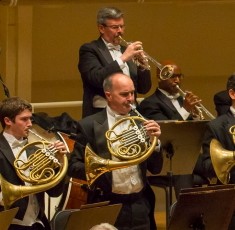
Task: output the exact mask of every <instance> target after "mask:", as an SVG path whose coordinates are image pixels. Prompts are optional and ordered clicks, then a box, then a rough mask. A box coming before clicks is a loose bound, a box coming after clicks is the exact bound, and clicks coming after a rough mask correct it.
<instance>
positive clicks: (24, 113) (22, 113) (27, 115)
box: [16, 109, 32, 118]
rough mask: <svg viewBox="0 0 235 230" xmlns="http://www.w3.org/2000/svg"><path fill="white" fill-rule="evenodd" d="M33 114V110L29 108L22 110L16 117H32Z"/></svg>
mask: <svg viewBox="0 0 235 230" xmlns="http://www.w3.org/2000/svg"><path fill="white" fill-rule="evenodd" d="M31 116H32V112H31V111H30V110H28V109H25V110H23V111H22V112H20V113H19V114H17V115H16V117H18V118H22V117H31Z"/></svg>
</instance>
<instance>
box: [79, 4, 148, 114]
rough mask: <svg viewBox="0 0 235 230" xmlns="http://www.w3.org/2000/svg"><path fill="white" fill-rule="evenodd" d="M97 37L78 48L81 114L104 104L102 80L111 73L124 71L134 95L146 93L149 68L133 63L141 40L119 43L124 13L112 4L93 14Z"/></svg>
mask: <svg viewBox="0 0 235 230" xmlns="http://www.w3.org/2000/svg"><path fill="white" fill-rule="evenodd" d="M97 27H98V31H99V35H100V36H99V38H98V39H97V40H94V41H92V42H90V43H86V44H83V45H82V46H81V47H80V50H79V63H78V69H79V72H80V74H81V78H82V82H83V102H84V103H83V107H82V116H83V117H86V116H88V115H91V114H94V113H95V112H98V111H100V110H101V109H102V108H104V107H105V106H106V104H107V103H106V100H105V95H104V92H103V88H102V87H103V81H104V79H105V78H106V77H107V76H109V75H110V74H113V73H124V74H126V75H128V76H130V78H131V79H132V80H133V82H134V86H135V94H136V93H139V94H146V93H147V92H148V91H149V90H150V88H151V76H150V71H149V70H144V69H143V68H142V67H141V66H137V65H136V64H135V63H134V62H133V58H134V57H136V56H137V55H141V54H143V50H142V42H140V41H135V42H132V43H130V44H129V45H128V46H127V47H126V46H123V45H120V39H119V36H123V35H124V32H125V23H124V13H123V12H122V11H121V10H120V9H117V8H116V7H106V8H102V9H100V10H99V11H98V13H97Z"/></svg>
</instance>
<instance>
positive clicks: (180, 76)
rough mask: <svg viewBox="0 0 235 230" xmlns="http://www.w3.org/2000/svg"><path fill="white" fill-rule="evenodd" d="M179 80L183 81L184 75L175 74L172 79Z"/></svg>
mask: <svg viewBox="0 0 235 230" xmlns="http://www.w3.org/2000/svg"><path fill="white" fill-rule="evenodd" d="M177 77H178V78H179V79H183V78H184V75H183V74H182V73H177V74H173V75H172V76H171V77H170V78H177Z"/></svg>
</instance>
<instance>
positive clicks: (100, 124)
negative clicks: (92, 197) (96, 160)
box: [93, 109, 112, 183]
mask: <svg viewBox="0 0 235 230" xmlns="http://www.w3.org/2000/svg"><path fill="white" fill-rule="evenodd" d="M93 122H94V123H93V124H94V133H95V137H94V139H95V140H94V141H95V143H96V148H97V151H98V153H99V154H98V155H99V156H100V157H101V158H104V159H111V154H110V152H109V150H108V148H107V140H106V137H105V133H106V131H107V130H108V118H107V113H106V109H104V110H103V111H102V112H101V113H98V114H97V117H96V119H95V120H94V121H93ZM104 176H105V177H106V178H107V180H108V181H109V182H110V183H111V181H112V173H105V174H104Z"/></svg>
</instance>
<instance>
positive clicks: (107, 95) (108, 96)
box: [104, 91, 112, 101]
mask: <svg viewBox="0 0 235 230" xmlns="http://www.w3.org/2000/svg"><path fill="white" fill-rule="evenodd" d="M104 94H105V97H106V99H107V101H110V99H111V97H112V96H111V93H110V92H109V91H105V92H104Z"/></svg>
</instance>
